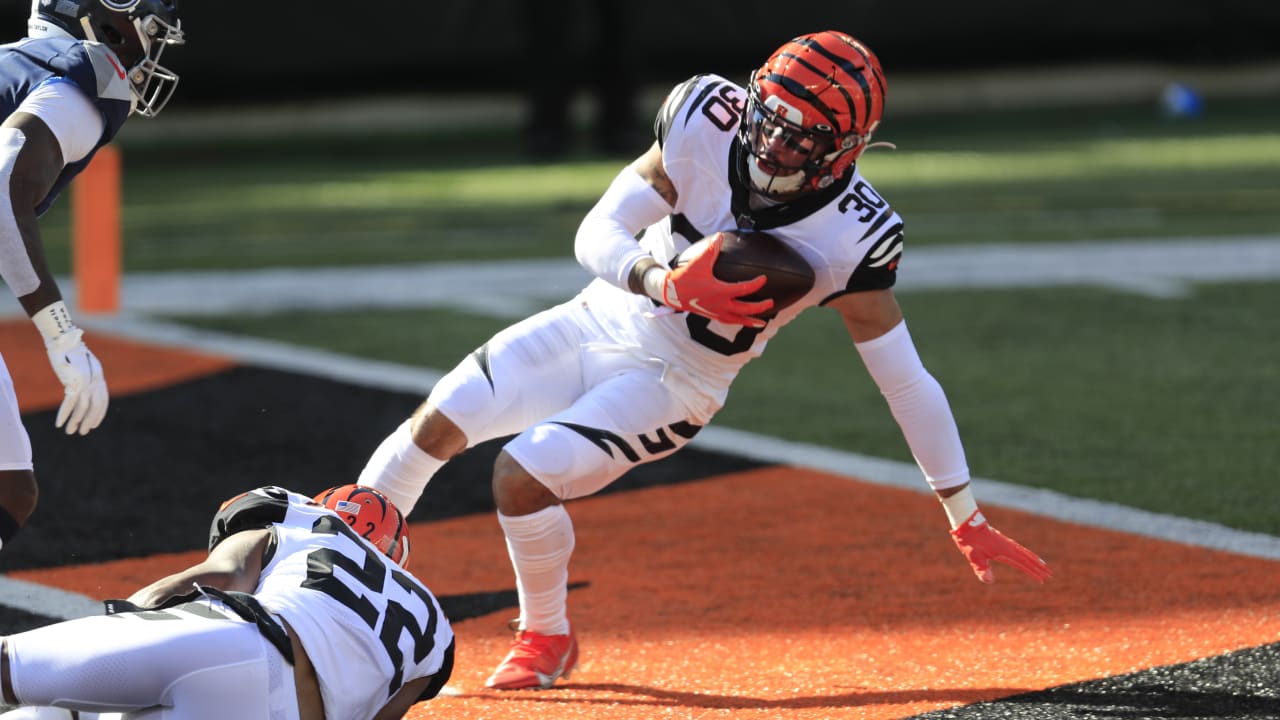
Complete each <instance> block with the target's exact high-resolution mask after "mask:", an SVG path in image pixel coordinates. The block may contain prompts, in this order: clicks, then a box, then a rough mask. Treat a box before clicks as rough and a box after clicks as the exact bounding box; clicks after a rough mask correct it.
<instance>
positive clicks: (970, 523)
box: [951, 510, 1053, 583]
mask: <svg viewBox="0 0 1280 720" xmlns="http://www.w3.org/2000/svg"><path fill="white" fill-rule="evenodd" d="M951 537H952V538H953V539H955V541H956V546H957V547H959V548H960V552H962V553H964V556H965V558H966V559H968V561H969V565H970V566H972V567H973V572H974V574H975V575H977V576H978V579H979V580H981V581H982V582H984V583H992V582H995V579H996V578H995V574H994V573H992V571H991V561H992V560H998V561H1000V562H1002V563H1004V564H1006V565H1011V566H1013V567H1015V568H1017V569H1019V570H1021V571H1022V572H1024V573H1026V574H1027V575H1029V576H1030V577H1031V579H1033V580H1036V581H1037V582H1044V581H1045V580H1048V579H1049V578H1050V576H1052V575H1053V573H1052V572H1050V571H1049V566H1048V565H1046V564H1045V562H1044V561H1043V560H1041V559H1040V557H1039V556H1038V555H1036V554H1035V553H1033V552H1031V551H1030V550H1028V549H1026V548H1024V547H1022V546H1021V545H1019V544H1018V543H1016V542H1014V541H1012V540H1010V539H1009V538H1007V537H1005V536H1004V534H1003V533H1001V532H1000V531H999V530H996V529H995V528H993V527H991V526H990V525H988V524H987V519H986V518H985V517H983V516H982V512H981V511H979V510H974V511H973V514H972V515H970V516H969V519H968V520H965V521H964V522H963V523H961V525H960V527H958V528H956V529H955V530H952V531H951Z"/></svg>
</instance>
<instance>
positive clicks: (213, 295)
mask: <svg viewBox="0 0 1280 720" xmlns="http://www.w3.org/2000/svg"><path fill="white" fill-rule="evenodd" d="M904 257H905V258H906V259H905V260H904V262H905V263H907V264H908V266H909V268H910V271H909V272H904V273H902V275H901V277H899V279H898V284H897V285H895V287H894V289H895V290H896V291H899V292H927V291H946V290H959V289H1017V288H1043V287H1063V286H1073V287H1105V288H1109V289H1111V290H1115V291H1119V292H1128V293H1134V294H1138V295H1146V296H1150V297H1156V298H1172V297H1181V296H1184V295H1186V294H1188V292H1190V291H1191V289H1192V288H1191V286H1192V285H1193V284H1195V283H1198V282H1266V281H1274V280H1277V279H1280V236H1243V237H1241V236H1233V237H1198V238H1174V239H1169V240H1149V241H1137V240H1113V241H1092V242H1076V243H1037V244H1032V245H1014V244H993V245H964V246H943V247H924V248H914V249H911V248H908V250H907V251H906V253H905V255H904ZM589 279H590V276H589V275H588V274H587V272H586V271H585V270H583V269H582V267H581V266H580V265H578V263H577V262H575V261H574V260H573V259H572V258H565V259H536V260H510V261H499V262H483V263H462V262H447V263H432V264H423V265H375V266H363V267H350V268H269V269H259V270H238V271H207V272H152V273H126V274H125V276H124V277H123V279H122V282H121V301H120V302H121V307H122V308H123V311H124V312H126V313H137V314H156V315H233V314H241V313H243V314H262V313H273V312H283V311H287V310H303V311H318V310H337V309H343V308H351V307H361V308H400V307H452V308H457V309H461V310H466V311H470V312H475V313H480V314H485V315H490V316H493V317H501V318H513V319H518V318H523V317H525V316H527V315H529V314H531V313H532V312H534V311H536V310H541V309H542V308H545V307H547V306H549V305H551V304H553V303H554V302H556V301H558V300H561V299H567V298H569V297H572V296H573V294H574V293H576V292H577V291H578V290H579V289H581V288H582V286H583V285H585V284H586V282H587V281H588V280H589ZM57 281H58V283H59V286H60V287H61V288H62V293H63V296H64V298H65V299H66V301H67V303H68V305H72V306H74V305H75V298H76V294H75V283H73V282H71V281H70V280H69V279H67V278H65V277H58V278H57ZM5 297H7V298H9V299H8V300H4V299H3V298H5ZM5 302H7V303H9V305H8V306H7V307H8V308H10V309H11V311H13V312H17V311H20V306H19V305H18V302H17V300H16V299H14V298H13V297H12V295H10V294H8V293H0V304H2V303H5Z"/></svg>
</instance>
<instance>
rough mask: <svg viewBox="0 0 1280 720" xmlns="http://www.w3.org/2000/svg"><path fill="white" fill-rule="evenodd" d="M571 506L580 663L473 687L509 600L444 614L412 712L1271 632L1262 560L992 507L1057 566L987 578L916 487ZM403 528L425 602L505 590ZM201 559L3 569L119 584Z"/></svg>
mask: <svg viewBox="0 0 1280 720" xmlns="http://www.w3.org/2000/svg"><path fill="white" fill-rule="evenodd" d="M979 494H981V488H979ZM427 499H428V500H429V499H430V495H429V494H428V495H427ZM569 509H570V513H571V514H572V515H573V517H574V521H575V526H576V529H577V551H576V553H575V557H574V562H573V565H572V567H571V573H570V575H571V576H570V580H571V581H572V582H575V583H576V582H587V583H589V585H588V586H587V587H585V588H582V589H578V590H574V591H573V592H571V593H570V596H569V608H570V617H571V619H572V620H573V621H574V623H575V626H576V628H577V631H578V633H579V639H580V641H581V645H582V661H581V665H580V666H579V668H578V671H577V672H576V673H575V674H574V675H573V677H572V678H571V679H570V680H569V681H568V682H565V683H562V684H561V685H559V686H557V687H556V688H555V689H552V690H549V691H544V692H515V693H510V692H508V693H498V692H493V691H487V690H485V689H484V688H483V683H484V679H485V677H486V676H487V675H488V673H489V672H490V671H491V670H492V669H493V666H494V665H495V664H496V663H497V662H498V660H499V659H501V657H502V656H503V654H505V652H506V646H507V643H508V642H509V640H510V636H509V633H508V632H507V630H506V627H505V624H506V621H507V620H508V619H509V618H510V617H512V616H514V615H515V614H516V612H515V611H514V610H513V611H510V612H502V613H494V614H492V615H489V616H486V617H483V618H478V619H471V620H466V621H462V622H459V623H457V624H456V630H457V632H458V636H459V643H458V664H457V669H456V671H455V673H454V676H453V680H452V682H451V683H450V685H451V686H452V687H453V688H456V689H457V691H458V694H457V695H455V696H450V697H442V698H439V699H437V700H434V701H432V702H431V703H429V704H425V705H420V706H418V707H416V708H415V709H414V710H413V711H411V712H410V714H409V715H408V717H410V718H423V719H425V718H428V717H455V716H456V717H485V718H494V719H497V720H506V719H516V718H544V717H547V716H548V714H550V716H554V717H557V718H645V717H652V718H658V717H671V716H676V717H703V716H711V715H720V714H724V713H725V712H732V713H733V715H734V717H750V718H761V720H763V719H764V718H797V719H798V718H806V719H807V718H814V719H818V718H823V719H829V718H873V719H874V718H902V717H907V716H910V715H914V714H918V713H922V712H927V711H929V710H935V709H941V708H947V707H953V706H956V705H963V704H968V703H973V702H978V701H982V700H990V699H995V698H998V697H1003V696H1008V695H1012V694H1016V693H1020V692H1025V691H1030V690H1040V689H1044V688H1048V687H1052V686H1055V685H1060V684H1063V683H1070V682H1076V681H1082V680H1088V679H1094V678H1099V677H1106V676H1110V675H1116V674H1121V673H1126V672H1130V671H1134V670H1139V669H1143V668H1148V667H1153V666H1158V665H1166V664H1172V663H1179V662H1186V661H1190V660H1194V659H1198V658H1202V657H1210V656H1214V655H1218V654H1222V653H1226V652H1229V651H1232V650H1236V649H1240V648H1244V647H1251V646H1256V645H1260V644H1264V643H1269V642H1274V641H1275V640H1276V639H1277V638H1280V563H1277V562H1270V561H1266V560H1259V559H1254V558H1247V557H1241V556H1236V555H1231V554H1227V553H1220V552H1214V551H1209V550H1203V549H1199V548H1194V547H1189V546H1182V545H1178V544H1174V543H1168V542H1162V541H1157V540H1149V539H1145V538H1138V537H1134V536H1130V535H1125V534H1121V533H1115V532H1108V531H1104V530H1096V529H1091V528H1084V527H1080V526H1075V525H1070V524H1067V523H1062V522H1057V521H1054V520H1049V519H1045V518H1041V517H1037V516H1033V515H1028V514H1025V513H1021V512H1016V511H1012V510H1005V509H1002V508H997V507H988V508H986V510H987V511H988V515H989V517H990V518H991V520H992V523H993V524H995V525H996V526H997V527H999V528H1001V529H1002V530H1005V531H1006V532H1007V533H1008V534H1009V535H1010V536H1012V537H1014V538H1017V539H1018V540H1019V541H1021V542H1023V543H1025V544H1026V545H1027V546H1029V547H1031V548H1032V549H1034V550H1036V551H1038V552H1039V553H1041V554H1042V555H1043V556H1044V557H1045V558H1046V559H1047V560H1048V561H1049V563H1050V565H1051V566H1052V567H1053V569H1054V572H1055V577H1054V578H1053V579H1052V580H1050V581H1049V582H1048V583H1046V584H1044V585H1036V584H1034V583H1032V582H1030V581H1028V580H1026V579H1025V578H1023V577H1021V576H1020V575H1018V574H1017V573H1016V572H1015V571H1013V570H1011V569H1010V568H1007V567H1004V566H998V567H997V570H996V575H997V580H996V583H995V584H994V585H991V586H987V585H983V584H981V583H979V582H978V581H977V580H976V579H975V578H974V577H973V575H972V573H971V572H970V571H969V568H968V565H967V563H966V562H965V561H964V559H963V558H962V557H961V556H960V554H959V553H958V552H957V551H956V549H955V547H954V545H952V543H951V540H950V538H949V537H948V535H947V533H946V528H945V525H946V520H945V517H944V515H943V513H942V510H941V509H940V508H939V507H938V504H937V502H936V501H935V500H933V499H932V498H931V497H930V496H927V495H924V494H916V493H911V492H906V491H902V490H894V489H888V488H884V487H880V486H874V485H868V484H864V483H859V482H853V481H850V480H847V479H844V478H840V477H836V476H832V475H826V474H822V473H817V472H811V471H806V470H797V469H793V468H783V467H778V468H767V469H762V470H757V471H753V472H749V473H743V474H738V475H725V476H719V477H716V478H713V479H710V480H706V481H701V482H696V483H689V484H684V485H676V486H669V487H657V488H650V489H646V490H640V491H635V492H629V493H625V494H619V495H613V496H601V497H594V498H588V499H585V500H581V501H577V502H574V503H572V504H571V505H570V506H569ZM195 531H198V529H195ZM413 536H414V537H413V547H414V554H413V561H412V569H413V570H414V571H415V572H416V573H417V574H418V575H419V576H421V577H422V578H424V579H425V580H426V582H427V583H428V585H430V586H431V587H432V588H433V589H434V590H435V591H436V592H437V594H440V595H458V594H465V593H477V592H490V591H502V590H510V589H512V588H513V587H514V579H513V577H512V575H511V570H510V566H509V561H508V560H507V555H506V549H505V546H504V544H503V539H502V533H501V531H500V529H499V528H498V525H497V521H496V519H495V518H494V517H493V516H492V515H489V514H484V515H476V516H468V517H463V518H457V519H453V520H448V521H444V522H437V523H429V524H417V525H415V526H414V527H413ZM202 555H203V553H199V552H195V553H186V554H181V555H168V556H162V557H160V558H153V559H147V560H145V561H138V560H134V561H126V562H119V563H107V564H103V565H94V566H82V567H78V568H62V569H58V570H45V571H24V572H14V573H11V575H12V576H13V577H17V578H21V579H24V580H31V581H35V582H43V583H46V584H50V585H55V586H57V587H62V588H66V589H69V590H75V591H80V592H86V593H89V594H91V595H95V596H108V595H115V596H122V595H127V594H128V593H131V592H132V591H133V590H134V589H136V588H137V587H138V586H139V585H141V584H143V583H144V582H146V581H147V580H149V579H152V578H154V577H157V576H158V575H160V574H162V573H165V572H170V571H172V570H176V569H178V568H180V567H183V566H185V565H186V564H188V563H190V562H193V561H195V560H196V559H198V558H200V557H202Z"/></svg>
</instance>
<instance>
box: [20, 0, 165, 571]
mask: <svg viewBox="0 0 1280 720" xmlns="http://www.w3.org/2000/svg"><path fill="white" fill-rule="evenodd" d="M27 25H28V33H27V34H28V37H27V38H25V39H23V40H19V41H18V42H15V43H10V44H8V45H0V85H2V86H3V90H4V91H3V92H0V116H3V118H4V119H3V122H2V123H0V187H3V188H5V189H6V190H7V195H5V198H6V199H5V200H4V202H2V203H0V277H3V279H4V282H5V284H6V285H8V286H9V289H10V290H11V291H13V294H14V295H16V296H17V297H18V302H19V303H21V305H22V308H23V310H25V311H26V313H27V315H29V316H30V317H31V319H32V321H33V322H34V323H35V326H36V328H37V329H38V330H39V331H40V334H41V336H43V338H44V342H45V346H46V349H47V350H48V353H49V362H50V363H51V364H52V365H53V371H54V373H55V374H56V375H57V377H58V379H59V380H61V381H62V384H63V386H64V388H65V389H66V392H65V395H64V397H63V401H62V404H61V406H60V407H59V408H58V414H57V416H56V418H55V420H54V422H55V425H56V426H57V427H59V428H64V429H65V430H66V432H67V434H74V433H79V434H81V435H84V434H86V433H88V432H89V431H91V430H93V429H94V428H96V427H98V424H99V423H101V422H102V418H103V416H104V415H105V414H106V412H107V400H108V398H107V384H106V381H105V379H104V378H103V374H102V365H101V364H100V363H99V362H98V359H97V358H96V357H94V354H93V353H92V352H91V351H90V350H89V348H88V347H86V346H85V344H84V338H83V335H84V333H83V332H82V331H81V330H80V329H79V328H78V327H76V325H75V323H74V322H72V319H71V314H70V313H69V312H68V311H67V306H66V304H65V303H64V302H63V301H62V294H61V292H60V291H59V290H58V285H57V283H56V282H54V279H53V276H52V275H50V273H49V268H48V266H47V264H46V263H45V258H44V246H43V243H42V241H41V239H40V227H39V224H38V222H37V219H38V218H39V217H40V216H42V215H43V214H44V213H45V211H46V210H48V209H49V206H50V205H51V204H53V202H54V200H56V199H57V197H58V195H59V194H60V193H61V192H62V191H63V189H65V188H66V187H67V185H68V184H69V183H70V182H71V180H72V179H73V178H74V177H75V176H76V175H77V174H79V173H80V172H81V171H82V170H84V169H85V167H87V166H88V165H89V161H90V160H92V159H93V156H94V154H95V153H96V152H97V150H98V148H100V147H102V146H103V145H105V144H107V143H108V142H110V141H111V139H112V138H114V137H115V135H116V133H117V132H118V131H119V130H120V127H121V126H122V125H123V124H124V121H125V119H126V118H128V117H129V116H130V114H138V115H142V116H144V117H150V116H153V115H155V114H156V113H158V112H160V110H161V108H163V107H164V105H165V103H166V102H168V100H169V96H170V94H172V92H173V89H174V87H175V86H176V84H177V82H178V77H177V76H176V75H174V74H173V73H171V72H169V70H167V69H166V68H165V67H163V66H162V65H160V64H159V60H160V55H161V53H163V51H164V49H165V48H167V47H168V46H170V45H179V44H182V42H183V35H182V29H181V20H180V19H179V18H178V3H177V0H130V1H128V2H113V1H112V0H57V1H56V2H51V1H50V0H32V3H31V18H30V20H29V21H28V24H27ZM36 496H37V488H36V479H35V473H34V470H33V466H32V458H31V442H30V439H29V438H28V437H27V432H26V430H25V429H24V428H23V426H22V419H21V417H20V416H19V414H18V403H17V399H16V397H15V395H14V388H13V381H12V379H11V378H10V376H9V371H8V369H7V368H6V367H5V365H4V360H3V358H0V546H3V544H4V543H7V542H9V541H10V540H11V539H12V538H13V536H14V535H15V534H16V533H17V532H18V528H19V527H21V525H22V524H23V523H24V522H25V521H26V519H27V518H28V517H29V516H30V515H31V512H32V511H33V510H34V509H35V505H36Z"/></svg>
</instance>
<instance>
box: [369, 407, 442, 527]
mask: <svg viewBox="0 0 1280 720" xmlns="http://www.w3.org/2000/svg"><path fill="white" fill-rule="evenodd" d="M412 422H413V421H412V419H410V420H405V421H404V422H403V423H402V424H401V425H400V427H398V428H396V429H395V430H394V431H392V433H391V434H390V435H388V436H387V437H386V439H385V440H383V441H382V444H381V445H379V446H378V449H377V450H374V451H373V455H371V456H370V457H369V462H367V463H366V464H365V466H364V470H361V471H360V478H359V479H358V480H356V484H358V485H367V486H369V487H371V488H373V489H375V490H378V491H380V492H381V493H382V494H383V495H386V496H387V498H389V499H390V500H391V502H392V503H395V506H396V507H397V508H398V509H399V510H400V512H401V514H403V515H404V516H405V517H408V516H409V513H410V512H412V511H413V506H414V505H416V504H417V503H418V498H419V497H421V495H422V491H423V490H424V489H425V488H426V487H427V481H429V480H430V479H431V477H432V476H433V475H435V474H436V471H438V470H439V469H440V468H441V467H444V463H445V461H444V460H439V459H437V458H434V457H432V456H431V455H429V454H427V452H426V451H425V450H423V449H422V448H420V447H418V446H417V444H416V443H414V442H413V430H412V429H411V428H410V425H411V423H412Z"/></svg>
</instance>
